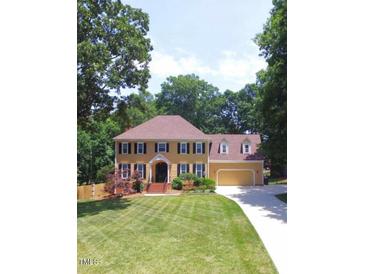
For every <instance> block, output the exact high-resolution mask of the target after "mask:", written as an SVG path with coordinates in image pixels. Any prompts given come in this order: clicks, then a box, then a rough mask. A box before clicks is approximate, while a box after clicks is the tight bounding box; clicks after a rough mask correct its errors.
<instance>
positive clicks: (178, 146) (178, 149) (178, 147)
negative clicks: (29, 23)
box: [177, 143, 180, 154]
mask: <svg viewBox="0 0 365 274" xmlns="http://www.w3.org/2000/svg"><path fill="white" fill-rule="evenodd" d="M177 154H180V143H177Z"/></svg>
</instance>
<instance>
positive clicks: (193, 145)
mask: <svg viewBox="0 0 365 274" xmlns="http://www.w3.org/2000/svg"><path fill="white" fill-rule="evenodd" d="M193 154H195V142H194V143H193Z"/></svg>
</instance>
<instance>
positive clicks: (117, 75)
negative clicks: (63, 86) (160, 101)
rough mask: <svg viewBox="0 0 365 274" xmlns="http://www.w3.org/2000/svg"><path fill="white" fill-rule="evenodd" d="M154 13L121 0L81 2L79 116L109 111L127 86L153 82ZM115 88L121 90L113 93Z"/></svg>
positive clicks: (83, 117) (78, 59)
mask: <svg viewBox="0 0 365 274" xmlns="http://www.w3.org/2000/svg"><path fill="white" fill-rule="evenodd" d="M148 25H149V17H148V15H147V14H146V13H144V12H142V10H140V9H135V8H132V7H131V6H129V5H124V4H122V3H121V1H120V0H78V2H77V105H78V110H77V117H78V123H79V124H82V123H83V122H84V121H85V120H87V118H88V117H90V115H92V114H103V113H104V114H108V113H109V112H110V111H111V110H112V109H113V107H114V103H115V99H116V95H118V94H119V93H120V89H121V88H126V87H129V88H134V87H141V88H145V87H146V86H147V81H148V79H149V77H150V74H149V69H148V63H149V62H150V60H151V56H150V51H151V50H152V46H151V42H150V39H148V38H147V37H146V35H147V32H148V30H149V27H148ZM111 94H115V95H111Z"/></svg>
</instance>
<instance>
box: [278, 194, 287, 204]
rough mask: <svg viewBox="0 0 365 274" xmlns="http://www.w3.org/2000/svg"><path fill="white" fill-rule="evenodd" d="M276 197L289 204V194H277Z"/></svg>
mask: <svg viewBox="0 0 365 274" xmlns="http://www.w3.org/2000/svg"><path fill="white" fill-rule="evenodd" d="M275 196H276V198H278V199H279V200H281V201H283V202H284V203H287V201H286V199H287V194H286V193H281V194H277V195H275Z"/></svg>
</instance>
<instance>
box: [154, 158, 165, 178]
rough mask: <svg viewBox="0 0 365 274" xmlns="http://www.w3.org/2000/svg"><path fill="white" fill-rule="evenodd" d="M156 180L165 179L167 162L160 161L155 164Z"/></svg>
mask: <svg viewBox="0 0 365 274" xmlns="http://www.w3.org/2000/svg"><path fill="white" fill-rule="evenodd" d="M155 174H156V182H157V183H164V182H166V181H167V164H166V163H164V162H160V163H157V164H156V172H155Z"/></svg>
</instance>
